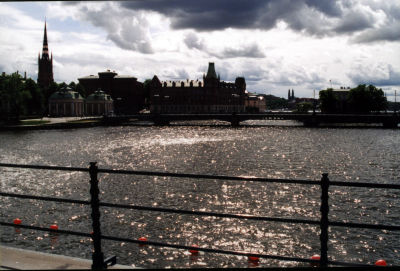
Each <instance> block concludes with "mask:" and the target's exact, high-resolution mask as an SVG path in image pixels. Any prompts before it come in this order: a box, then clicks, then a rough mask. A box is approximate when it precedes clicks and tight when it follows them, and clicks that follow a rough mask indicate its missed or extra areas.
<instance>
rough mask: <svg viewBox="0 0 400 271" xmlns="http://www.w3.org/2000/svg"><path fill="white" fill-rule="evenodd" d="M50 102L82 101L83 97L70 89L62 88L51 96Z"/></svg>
mask: <svg viewBox="0 0 400 271" xmlns="http://www.w3.org/2000/svg"><path fill="white" fill-rule="evenodd" d="M49 99H50V100H83V97H82V96H81V95H80V94H79V93H78V92H76V91H73V90H72V89H71V88H70V87H63V88H62V89H60V90H59V91H56V92H54V93H53V94H51V96H50V98H49Z"/></svg>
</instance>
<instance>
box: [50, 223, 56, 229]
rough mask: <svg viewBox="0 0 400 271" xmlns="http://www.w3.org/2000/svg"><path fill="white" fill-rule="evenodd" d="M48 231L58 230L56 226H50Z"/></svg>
mask: <svg viewBox="0 0 400 271" xmlns="http://www.w3.org/2000/svg"><path fill="white" fill-rule="evenodd" d="M50 229H52V230H58V226H57V225H56V224H53V225H50Z"/></svg>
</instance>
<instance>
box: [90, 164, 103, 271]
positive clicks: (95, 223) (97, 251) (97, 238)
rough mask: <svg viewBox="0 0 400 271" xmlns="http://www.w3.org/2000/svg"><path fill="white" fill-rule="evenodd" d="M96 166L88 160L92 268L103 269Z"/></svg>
mask: <svg viewBox="0 0 400 271" xmlns="http://www.w3.org/2000/svg"><path fill="white" fill-rule="evenodd" d="M97 173H98V167H97V165H96V162H90V167H89V174H90V196H91V200H90V205H91V207H92V227H93V234H92V239H93V246H94V251H93V254H92V261H93V262H92V270H103V269H105V267H104V256H103V253H102V252H101V231H100V205H99V202H100V201H99V181H98V179H97Z"/></svg>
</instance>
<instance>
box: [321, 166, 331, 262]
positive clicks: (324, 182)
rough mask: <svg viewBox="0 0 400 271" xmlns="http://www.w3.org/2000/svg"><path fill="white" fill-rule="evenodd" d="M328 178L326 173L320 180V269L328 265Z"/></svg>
mask: <svg viewBox="0 0 400 271" xmlns="http://www.w3.org/2000/svg"><path fill="white" fill-rule="evenodd" d="M328 193H329V178H328V173H323V174H322V178H321V208H320V211H321V222H320V227H321V235H320V240H321V259H320V261H321V267H326V266H327V265H328V228H329V220H328V213H329V203H328V199H329V194H328Z"/></svg>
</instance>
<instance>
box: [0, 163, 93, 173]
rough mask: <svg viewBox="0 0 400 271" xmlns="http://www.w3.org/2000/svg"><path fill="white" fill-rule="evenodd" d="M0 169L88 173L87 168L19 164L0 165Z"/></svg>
mask: <svg viewBox="0 0 400 271" xmlns="http://www.w3.org/2000/svg"><path fill="white" fill-rule="evenodd" d="M0 167H12V168H31V169H47V170H62V171H80V172H89V168H81V167H59V166H38V165H21V164H6V163H0Z"/></svg>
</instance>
